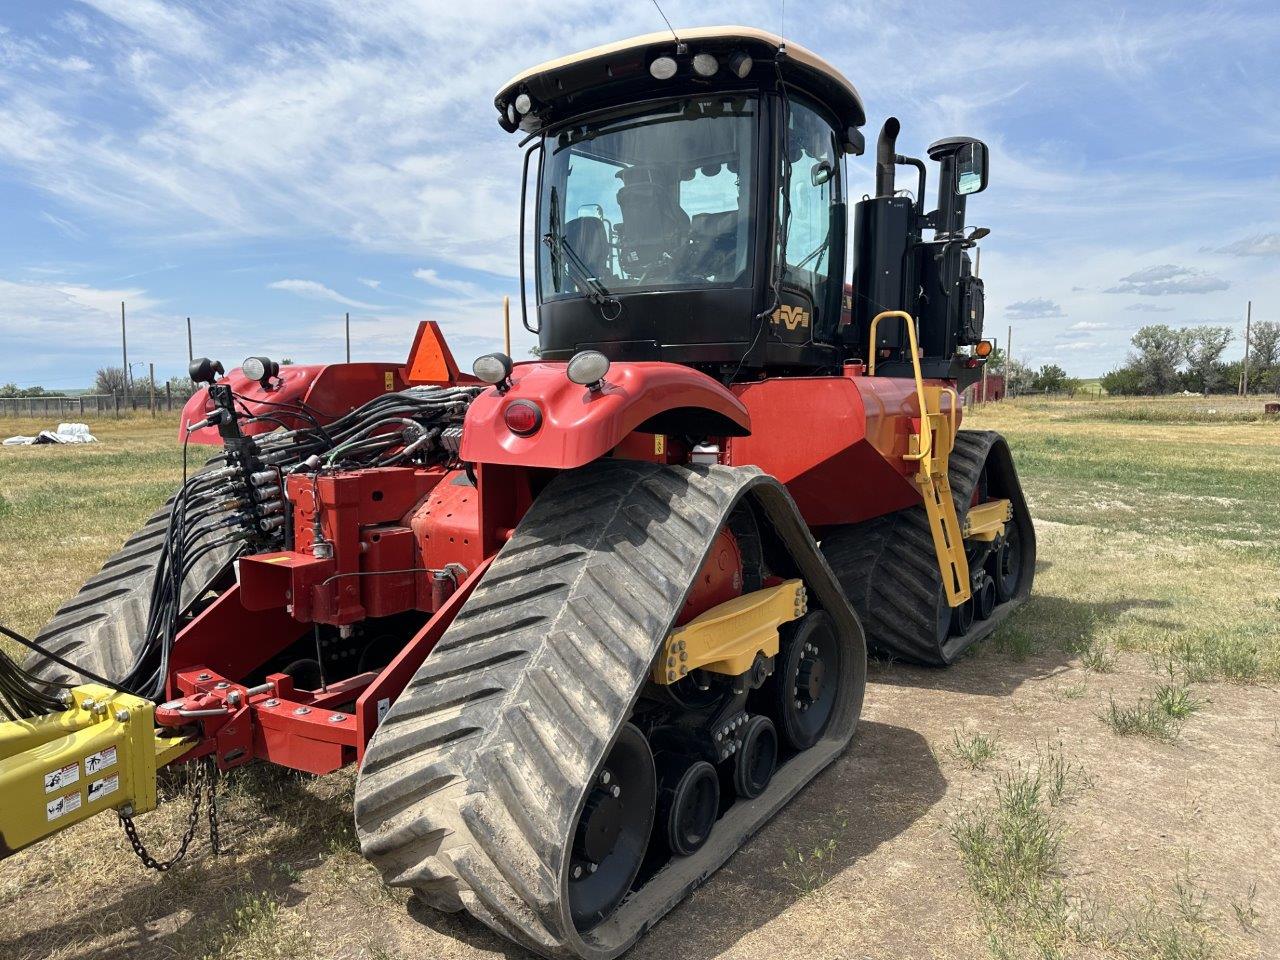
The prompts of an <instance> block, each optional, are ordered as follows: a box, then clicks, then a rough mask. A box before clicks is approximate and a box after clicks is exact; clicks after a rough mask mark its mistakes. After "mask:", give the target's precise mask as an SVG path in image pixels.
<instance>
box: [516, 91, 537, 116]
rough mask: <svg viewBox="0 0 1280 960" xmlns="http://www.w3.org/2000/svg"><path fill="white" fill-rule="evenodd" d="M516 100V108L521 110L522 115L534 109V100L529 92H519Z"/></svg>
mask: <svg viewBox="0 0 1280 960" xmlns="http://www.w3.org/2000/svg"><path fill="white" fill-rule="evenodd" d="M514 102H515V107H516V110H517V111H519V113H520V114H521V115H522V116H523V115H524V114H526V113H528V112H529V111H530V110H532V109H533V100H532V99H531V98H530V96H529V95H528V94H527V93H521V94H517V95H516V99H515V101H514Z"/></svg>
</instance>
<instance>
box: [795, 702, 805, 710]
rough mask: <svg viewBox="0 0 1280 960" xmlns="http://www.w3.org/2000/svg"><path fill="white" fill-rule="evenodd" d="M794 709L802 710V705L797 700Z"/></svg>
mask: <svg viewBox="0 0 1280 960" xmlns="http://www.w3.org/2000/svg"><path fill="white" fill-rule="evenodd" d="M796 709H797V710H801V709H803V704H801V703H800V701H799V700H797V701H796Z"/></svg>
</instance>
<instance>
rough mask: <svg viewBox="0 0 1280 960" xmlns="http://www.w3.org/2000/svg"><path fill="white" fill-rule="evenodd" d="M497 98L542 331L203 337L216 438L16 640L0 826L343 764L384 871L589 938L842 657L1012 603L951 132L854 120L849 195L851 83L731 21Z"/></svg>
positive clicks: (606, 934)
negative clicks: (915, 140)
mask: <svg viewBox="0 0 1280 960" xmlns="http://www.w3.org/2000/svg"><path fill="white" fill-rule="evenodd" d="M495 106H496V108H497V113H498V122H499V123H500V124H501V125H502V127H503V128H504V129H505V130H507V131H509V132H510V133H512V134H514V135H516V137H517V140H518V143H519V144H520V145H521V147H522V149H523V151H524V170H525V190H526V191H527V190H528V189H529V187H530V186H531V187H532V189H533V190H534V196H533V197H532V198H531V202H529V203H527V204H522V205H521V208H520V209H521V211H523V210H525V209H526V207H531V208H532V213H531V215H530V217H529V218H527V219H528V221H530V222H526V218H525V217H524V216H523V213H522V215H521V234H522V238H521V240H522V242H521V246H520V250H521V251H523V250H524V249H525V248H526V243H525V241H526V240H527V241H528V243H527V246H528V247H529V248H530V249H533V250H536V254H535V255H534V256H533V257H532V259H531V262H528V263H526V262H524V259H525V258H524V255H523V253H521V280H522V284H521V289H522V290H524V289H525V288H526V286H527V287H529V288H530V289H531V291H532V293H533V295H532V297H530V298H528V300H530V301H531V302H524V303H523V306H522V319H523V322H524V323H525V324H526V325H527V326H528V328H529V330H530V331H532V332H533V333H535V334H536V335H537V338H538V350H537V359H534V360H528V361H523V362H519V363H517V362H514V361H513V360H512V359H511V358H510V357H508V356H505V355H502V354H490V355H487V356H483V357H480V358H479V359H478V360H476V361H475V363H474V366H473V368H472V373H471V374H464V373H462V372H460V371H459V370H458V368H457V366H456V364H455V362H454V360H453V357H452V355H451V353H450V351H449V349H448V347H447V345H446V344H445V342H444V339H443V338H442V336H441V335H440V329H439V327H437V326H436V325H435V324H432V323H424V324H423V325H422V326H421V327H420V328H419V331H418V336H417V339H416V340H415V342H414V344H413V346H412V348H411V350H410V352H409V357H408V359H407V361H406V362H404V363H399V362H396V363H382V364H376V363H356V364H346V365H334V366H320V367H316V366H285V367H282V366H279V365H278V364H276V363H274V362H272V361H271V360H269V359H267V358H264V357H251V358H250V359H248V360H246V361H245V362H244V364H243V365H242V366H241V367H239V368H238V369H235V370H232V371H231V372H230V373H229V374H224V372H223V370H222V368H221V365H219V364H215V363H213V362H211V361H208V360H201V361H198V362H197V363H196V364H195V365H194V369H193V375H194V376H195V377H196V378H197V379H198V380H200V381H202V382H203V383H204V384H206V386H205V387H204V389H202V390H201V391H200V393H198V394H197V395H196V396H195V397H194V398H193V399H192V401H191V403H189V404H188V406H187V409H186V411H185V412H184V420H183V426H182V428H181V429H182V433H181V438H180V439H181V442H182V444H183V445H184V451H185V452H186V453H187V455H188V458H189V459H191V462H192V463H196V462H198V461H200V460H203V457H194V456H193V451H195V450H196V449H199V447H198V445H200V444H211V445H213V446H214V447H215V448H216V451H215V452H214V453H213V455H212V458H211V459H209V460H208V462H207V463H204V464H203V465H202V466H200V467H199V468H198V469H195V468H193V469H192V470H191V472H190V473H189V475H188V476H187V477H185V479H184V482H183V484H182V486H181V488H180V489H179V490H178V492H177V493H176V494H175V496H174V498H173V499H172V500H171V501H170V502H169V503H168V504H167V505H166V506H165V507H164V508H163V509H161V510H160V511H159V512H158V513H157V514H156V515H155V516H154V517H153V518H152V519H151V520H150V521H149V522H148V523H147V524H146V526H144V527H143V528H142V529H141V530H140V531H139V532H138V533H137V534H136V535H135V536H134V537H133V538H131V539H130V540H129V541H128V542H127V543H126V544H125V546H124V547H123V548H122V549H121V551H120V552H119V553H118V554H116V555H115V556H113V557H112V558H110V559H109V560H107V562H106V563H105V564H104V565H103V567H102V570H101V572H99V573H98V574H97V575H95V576H94V577H93V578H92V579H91V580H89V581H88V582H87V583H86V584H85V585H84V587H83V588H82V589H81V591H80V593H79V594H78V595H77V596H75V597H74V598H72V599H71V600H70V601H68V602H67V603H66V604H64V605H63V606H62V608H61V609H60V610H59V611H58V613H57V615H56V616H55V617H54V618H53V620H52V621H50V623H49V624H48V625H47V626H46V627H45V628H44V629H43V630H41V631H40V632H39V634H38V635H37V636H36V637H35V638H34V639H33V640H31V641H24V640H22V638H16V637H15V638H16V639H19V641H20V642H27V643H28V644H30V645H31V646H32V647H33V648H34V652H33V654H32V656H31V659H30V660H29V661H28V662H27V663H26V665H25V666H24V667H22V668H19V667H18V666H17V665H16V664H14V663H12V662H10V663H7V664H6V665H5V666H4V673H5V676H4V677H3V678H0V679H3V681H4V683H3V689H4V699H3V703H4V705H5V709H6V710H7V711H8V712H9V713H10V715H11V716H13V717H14V718H15V719H14V720H13V721H12V722H10V723H8V724H5V725H3V730H0V751H3V752H0V757H2V758H3V759H0V800H3V804H2V806H3V810H4V813H3V815H2V816H0V820H2V821H3V822H2V823H0V829H2V830H3V833H4V837H3V842H4V850H5V851H6V852H10V851H12V850H16V849H19V848H20V847H23V846H25V845H27V844H30V843H33V842H35V841H36V840H39V839H41V838H42V837H44V836H48V835H50V834H52V833H54V832H56V831H57V830H58V829H60V828H61V827H62V826H64V825H66V824H69V823H72V822H76V821H77V820H80V819H83V818H84V817H87V816H91V815H93V814H95V813H97V812H99V811H102V810H108V809H109V810H114V811H116V813H117V814H118V815H119V816H120V817H121V819H122V820H123V821H124V822H125V823H126V826H127V827H128V828H129V829H130V830H131V831H133V832H132V833H131V837H133V838H134V839H135V845H137V846H141V845H142V844H143V843H144V842H145V840H146V838H145V837H144V838H142V839H141V840H139V839H138V830H137V828H136V827H135V825H134V824H133V820H132V817H133V816H134V815H135V814H137V813H139V812H142V811H144V810H146V809H149V808H150V807H151V806H153V805H154V803H155V796H156V771H157V769H158V768H160V767H162V766H164V765H166V764H179V763H187V764H191V763H200V764H203V765H205V766H206V767H208V766H209V765H216V767H217V768H218V769H220V770H228V769H232V768H235V767H238V766H241V765H243V764H247V763H251V762H254V761H266V762H269V763H276V764H281V765H284V766H287V767H291V768H294V769H298V770H303V771H309V772H311V773H314V774H324V773H328V772H330V771H333V770H336V769H338V768H340V767H343V766H345V765H347V764H352V763H354V764H358V766H359V778H358V781H357V785H356V795H355V824H356V830H357V833H358V835H359V840H360V846H361V849H362V851H363V853H364V855H365V856H367V857H368V858H369V859H370V860H371V861H373V863H375V864H376V865H377V867H378V869H379V870H380V871H381V872H382V875H383V876H384V878H385V879H386V881H387V882H388V883H390V884H393V885H397V886H404V887H408V888H410V889H412V890H413V891H414V892H415V893H416V894H417V895H418V896H419V897H421V898H422V899H423V900H424V901H426V902H427V903H428V904H430V905H432V906H434V907H437V908H439V909H441V910H449V911H458V910H465V911H468V912H469V913H471V914H472V915H473V916H475V917H476V918H478V919H479V920H480V921H482V922H483V923H484V924H487V925H488V926H489V927H491V928H493V929H494V930H495V931H497V932H498V933H499V934H501V935H503V936H504V937H507V938H510V939H511V940H513V941H515V942H516V943H518V944H520V945H522V946H524V947H526V948H528V949H530V950H532V951H535V952H537V953H539V954H542V955H544V956H547V957H580V958H590V960H604V958H611V957H614V956H617V955H618V954H620V953H621V952H623V951H624V950H626V948H627V947H628V946H630V945H631V944H632V943H634V942H635V940H636V939H637V938H638V937H639V936H640V935H641V934H642V933H643V932H644V931H646V930H647V929H648V928H649V927H650V926H652V925H653V924H654V923H655V921H657V920H658V919H659V918H660V917H661V916H662V915H663V914H664V913H666V912H667V911H668V910H669V909H670V908H671V907H672V906H673V905H674V904H676V903H678V902H679V901H680V900H681V899H682V898H683V897H685V896H686V895H687V893H688V892H689V891H690V890H692V889H693V888H694V887H696V886H697V885H698V884H700V883H702V882H703V881H704V880H705V879H706V878H707V877H708V876H710V874H711V873H712V872H713V871H714V870H716V868H718V867H719V866H720V865H722V864H723V863H724V862H725V861H726V860H727V859H728V858H729V857H730V856H731V855H732V854H733V852H734V851H735V850H737V849H738V848H739V847H740V846H741V845H742V844H743V842H744V841H745V839H746V838H747V837H749V836H751V834H752V833H753V832H755V831H756V830H757V829H759V828H760V827H761V825H762V824H763V823H764V822H765V821H766V820H768V819H769V818H770V817H772V816H773V815H774V814H776V813H778V812H779V811H780V810H782V809H783V808H784V806H785V805H786V803H787V801H788V800H789V799H790V798H792V797H793V796H795V794H796V793H797V791H799V790H801V789H802V788H803V787H804V785H805V784H806V783H807V782H808V781H809V780H811V779H812V778H813V777H814V776H815V775H816V774H817V773H818V772H819V771H821V770H822V769H823V768H824V767H825V766H827V765H828V764H830V763H831V762H832V761H833V760H834V759H835V758H836V757H837V756H839V754H840V753H841V751H842V750H844V749H845V747H846V746H847V745H848V744H849V742H850V740H851V738H852V737H853V734H854V728H855V725H856V722H857V719H858V716H859V713H860V710H861V706H862V702H863V694H864V685H865V680H866V662H867V659H866V658H867V648H868V646H870V647H871V648H872V649H873V650H875V651H878V652H879V653H880V654H882V655H884V656H887V657H892V658H898V659H902V660H909V661H914V662H917V663H924V664H932V665H938V666H942V665H946V664H948V663H950V662H951V661H953V660H954V659H955V658H956V657H957V656H958V655H959V654H960V653H961V652H962V651H963V650H965V648H967V647H969V646H970V645H971V644H973V643H974V642H975V641H977V640H979V639H980V638H982V637H983V636H985V635H986V634H988V633H989V632H990V631H991V630H992V629H993V628H994V627H995V626H996V625H997V624H998V623H1000V622H1001V620H1002V619H1003V618H1005V617H1007V616H1008V615H1009V614H1010V613H1011V612H1012V611H1013V610H1014V609H1015V608H1016V607H1017V606H1018V605H1019V604H1020V603H1021V602H1022V601H1023V600H1024V598H1025V597H1026V596H1027V595H1028V592H1029V591H1030V589H1031V581H1032V574H1033V568H1034V560H1035V535H1034V531H1033V529H1032V525H1031V520H1030V517H1029V515H1028V512H1027V507H1026V504H1025V502H1024V500H1023V496H1022V493H1021V490H1020V488H1019V484H1018V479H1017V476H1016V474H1015V471H1014V466H1013V463H1012V460H1011V458H1010V454H1009V450H1008V448H1007V446H1006V445H1005V442H1004V441H1003V440H1002V439H1001V438H1000V437H999V436H997V435H996V434H993V433H987V432H975V431H968V430H962V429H961V421H962V413H963V411H962V409H961V404H960V400H959V396H960V391H962V390H963V389H964V388H965V386H966V385H968V384H970V383H972V382H973V381H974V380H975V379H977V378H978V377H979V376H980V373H981V370H982V366H983V363H984V362H985V359H984V358H985V357H986V355H987V353H988V352H989V349H990V345H989V343H988V342H987V341H984V340H983V338H982V319H983V288H982V281H981V280H980V279H978V278H977V277H976V276H974V274H973V271H972V267H971V251H972V250H973V248H974V245H975V243H976V242H977V240H978V239H980V237H981V235H982V234H983V233H985V231H981V230H973V229H970V228H968V227H966V223H965V215H966V203H967V200H968V197H969V196H970V195H972V194H976V193H979V192H981V191H982V190H983V189H985V187H986V186H987V178H988V155H987V149H986V147H985V146H984V145H983V144H982V143H981V142H979V141H977V140H974V139H970V138H966V137H952V138H948V139H944V140H939V141H937V142H936V143H934V144H933V145H932V146H930V147H929V149H928V159H929V162H926V161H924V160H922V159H917V158H914V157H909V156H903V155H900V154H898V153H897V146H896V136H897V133H898V123H897V121H896V120H893V119H890V120H888V121H887V122H886V123H885V124H884V127H883V129H882V131H881V133H880V136H879V140H878V143H877V145H876V155H875V158H876V164H875V167H876V173H875V188H874V195H869V196H864V197H862V199H860V200H858V201H856V202H854V203H853V205H852V206H853V209H852V211H850V210H849V200H848V189H849V188H848V180H849V169H848V163H849V158H850V157H851V156H856V155H858V154H861V153H862V152H863V135H862V133H861V132H860V130H861V128H862V127H863V125H864V123H865V122H866V116H865V113H864V109H863V103H862V100H861V99H860V98H859V96H858V93H857V92H856V91H855V90H854V88H853V86H852V85H851V84H850V83H849V81H848V80H846V79H845V78H844V77H843V76H842V75H841V74H840V73H839V72H838V71H837V70H836V69H835V68H834V67H832V66H831V65H830V64H828V63H826V62H825V61H823V60H822V59H820V58H819V57H818V56H816V55H814V54H813V53H810V52H809V51H808V50H805V49H803V48H801V47H799V46H797V45H795V44H790V43H785V42H784V41H783V40H782V39H781V38H779V37H776V36H773V35H771V34H767V33H763V32H760V31H758V30H752V29H746V28H740V27H724V28H712V29H699V30H688V31H683V32H680V34H679V36H678V38H677V37H676V36H674V35H672V34H670V33H668V34H655V35H650V36H643V37H638V38H635V39H632V40H626V41H623V42H620V43H615V44H612V45H609V46H605V47H600V48H596V49H593V50H588V51H586V52H585V53H581V54H577V55H575V56H571V57H566V58H564V59H561V60H557V61H554V62H551V63H547V64H544V65H542V66H539V67H535V68H534V69H532V70H528V71H526V72H524V73H522V74H520V75H519V76H517V77H516V78H515V79H513V80H511V81H510V82H509V83H508V84H506V85H505V86H504V87H503V88H502V89H501V90H500V91H499V92H498V94H497V97H496V100H495ZM899 167H910V168H911V173H912V176H911V178H910V181H909V185H910V187H911V191H910V192H908V191H899V190H898V189H897V182H896V180H895V172H896V170H897V168H899ZM930 171H933V173H932V174H931V173H930ZM930 175H932V176H933V177H934V178H935V180H936V191H935V192H936V197H937V201H936V205H933V204H928V203H926V200H925V197H926V187H928V186H929V184H928V183H927V178H928V177H929V176H930ZM526 197H527V193H526ZM850 260H851V261H852V269H851V272H847V270H846V263H847V262H848V261H850ZM525 281H527V282H525ZM10 635H11V636H15V635H14V634H12V632H10ZM113 778H114V779H113Z"/></svg>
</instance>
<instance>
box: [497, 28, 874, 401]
mask: <svg viewBox="0 0 1280 960" xmlns="http://www.w3.org/2000/svg"><path fill="white" fill-rule="evenodd" d="M496 105H497V107H498V110H499V112H500V116H501V122H502V123H503V125H504V126H505V127H507V128H508V129H511V130H516V129H520V130H524V131H527V132H528V133H529V134H530V135H531V136H534V137H536V142H535V143H534V144H533V145H532V146H531V147H530V148H529V149H530V152H531V156H530V161H531V162H532V161H534V160H536V165H537V170H538V178H537V182H538V188H537V202H536V214H535V217H536V226H535V227H534V238H535V240H536V249H537V253H536V261H535V263H534V273H535V277H534V286H535V289H536V290H537V323H536V324H534V323H533V322H532V320H531V318H529V317H528V316H527V312H526V322H527V323H528V324H529V326H530V328H531V329H533V330H536V331H537V332H538V335H539V344H540V349H541V355H542V356H543V358H544V359H550V360H567V359H569V358H570V357H572V356H573V355H574V354H575V353H577V352H578V351H580V350H584V349H594V350H599V351H601V352H603V353H604V354H606V355H607V356H608V357H610V359H613V360H669V361H673V362H678V363H684V364H690V365H694V366H697V367H700V368H702V369H705V370H708V372H712V373H715V374H717V375H721V376H723V375H724V374H726V373H728V374H729V375H730V376H732V374H733V372H734V371H735V370H737V369H741V368H756V369H758V368H762V367H770V368H780V367H785V368H800V369H804V370H813V369H815V368H828V369H830V368H835V367H838V365H839V363H840V361H841V356H840V347H839V343H838V336H837V328H838V326H839V323H840V313H841V302H842V291H843V286H844V279H845V278H844V261H845V255H844V254H845V222H846V211H845V177H844V166H843V163H844V157H845V155H846V154H848V153H860V152H861V151H862V143H863V140H862V135H861V133H860V132H859V130H858V128H859V127H860V126H861V125H862V124H863V123H864V122H865V115H864V112H863V106H862V101H861V100H860V98H859V97H858V94H857V92H856V91H855V90H854V88H853V86H852V85H851V84H850V83H849V82H848V81H847V80H846V79H845V78H844V77H842V76H841V75H840V74H839V73H838V72H837V71H836V70H835V69H834V68H833V67H831V66H830V65H829V64H827V63H826V62H824V61H823V60H821V59H820V58H819V57H817V56H816V55H814V54H812V53H810V52H809V51H807V50H805V49H803V48H801V47H798V46H795V45H793V44H784V43H783V41H782V40H780V39H779V38H777V37H774V36H772V35H770V34H766V33H763V32H760V31H756V30H750V29H746V28H709V29H702V30H692V31H685V32H682V33H681V34H680V40H679V41H678V42H677V41H676V40H675V39H674V38H673V36H672V35H671V34H670V33H664V34H653V35H650V36H645V37H639V38H636V39H633V40H628V41H624V42H622V43H619V44H614V45H611V46H607V47H600V48H596V49H594V50H589V51H587V52H585V53H582V54H579V55H577V56H574V57H569V58H565V59H562V60H558V61H554V62H552V63H549V64H544V65H543V66H540V67H536V68H534V69H532V70H530V71H528V72H526V73H524V74H522V75H520V76H519V77H517V78H515V79H514V80H512V81H511V82H510V83H508V84H507V85H506V86H505V87H504V88H503V89H502V91H501V92H500V93H499V94H498V97H497V100H496Z"/></svg>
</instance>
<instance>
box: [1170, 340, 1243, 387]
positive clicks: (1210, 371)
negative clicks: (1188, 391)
mask: <svg viewBox="0 0 1280 960" xmlns="http://www.w3.org/2000/svg"><path fill="white" fill-rule="evenodd" d="M1178 332H1179V333H1181V334H1182V355H1183V359H1185V360H1186V362H1187V372H1188V373H1189V374H1190V375H1191V378H1192V382H1193V383H1195V385H1196V386H1197V387H1198V388H1199V390H1200V391H1201V392H1202V393H1203V394H1205V395H1206V396H1208V395H1209V394H1210V393H1212V392H1213V391H1214V389H1215V388H1216V387H1217V386H1218V384H1219V383H1221V382H1222V369H1221V360H1222V354H1223V352H1224V351H1225V350H1226V349H1227V344H1229V343H1230V342H1231V338H1232V337H1233V336H1234V334H1232V332H1231V328H1230V327H1214V326H1201V327H1187V328H1186V329H1185V330H1181V331H1178Z"/></svg>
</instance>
